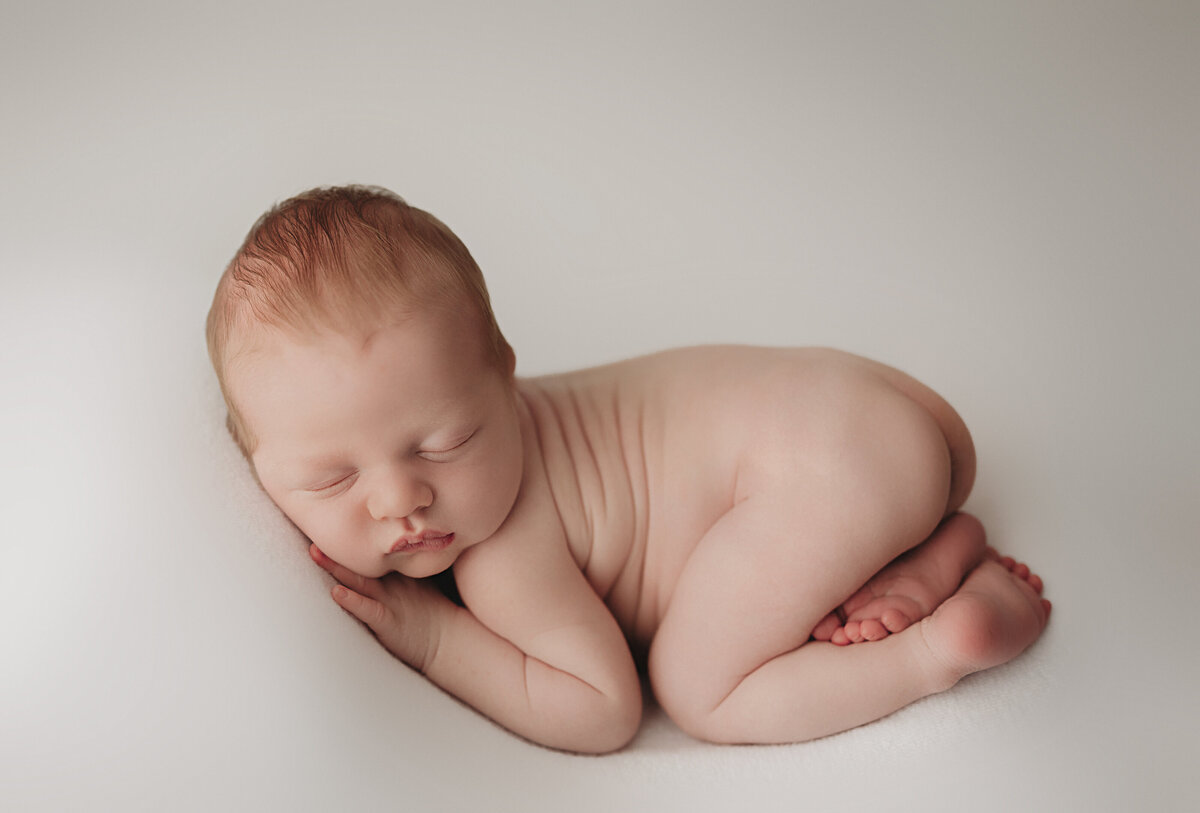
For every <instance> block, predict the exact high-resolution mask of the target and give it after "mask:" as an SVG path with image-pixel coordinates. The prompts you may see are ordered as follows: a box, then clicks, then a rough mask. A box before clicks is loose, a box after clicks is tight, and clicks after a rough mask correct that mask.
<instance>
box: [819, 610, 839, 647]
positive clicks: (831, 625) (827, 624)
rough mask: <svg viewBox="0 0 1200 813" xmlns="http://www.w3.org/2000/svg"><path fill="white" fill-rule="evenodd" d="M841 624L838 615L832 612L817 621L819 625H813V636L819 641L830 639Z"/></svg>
mask: <svg viewBox="0 0 1200 813" xmlns="http://www.w3.org/2000/svg"><path fill="white" fill-rule="evenodd" d="M840 626H841V622H840V621H838V617H837V616H836V615H835V614H833V613H830V614H829V615H827V616H825V617H824V618H822V619H821V620H820V621H819V622H817V625H816V626H815V627H813V631H812V637H813V638H814V639H815V640H818V641H828V640H830V639H831V638H833V634H834V633H835V632H837V629H838V627H840Z"/></svg>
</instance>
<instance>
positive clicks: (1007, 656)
mask: <svg viewBox="0 0 1200 813" xmlns="http://www.w3.org/2000/svg"><path fill="white" fill-rule="evenodd" d="M994 553H995V552H994V551H991V550H990V549H989V556H988V558H987V560H986V561H984V562H983V563H982V564H980V565H979V567H977V568H975V569H974V570H973V571H971V573H970V574H969V575H968V576H967V578H966V581H964V582H963V585H962V587H961V588H959V590H958V592H956V593H955V594H954V595H952V596H950V598H948V599H946V601H944V602H943V603H942V604H941V606H939V607H938V608H937V610H936V611H935V612H934V613H933V615H931V616H929V617H928V618H927V619H925V620H924V621H923V622H922V626H921V631H922V633H923V634H924V637H925V642H926V643H927V644H928V646H929V649H930V651H931V652H932V653H933V654H934V656H935V657H936V658H937V659H938V661H939V662H940V663H941V664H942V665H943V666H945V667H946V668H947V669H948V670H949V674H950V677H951V679H952V682H953V681H957V680H958V678H960V677H962V676H963V675H968V674H970V673H972V672H978V671H980V670H982V669H988V668H990V667H992V666H998V665H999V664H1002V663H1006V662H1007V661H1010V660H1012V659H1013V658H1015V657H1016V656H1017V655H1019V654H1021V652H1023V651H1024V650H1025V648H1026V647H1028V646H1029V645H1030V644H1032V643H1033V642H1034V641H1036V640H1037V639H1038V636H1040V635H1041V634H1042V630H1043V629H1045V627H1046V621H1047V619H1049V617H1050V609H1051V605H1050V602H1049V601H1047V600H1046V599H1044V598H1042V597H1041V592H1042V580H1041V579H1040V578H1038V577H1037V576H1036V575H1034V574H1033V573H1030V572H1029V568H1028V567H1026V566H1025V565H1021V564H1018V563H1016V562H1014V561H1013V560H1012V559H1009V558H1008V557H1003V558H1001V557H999V556H995V555H994Z"/></svg>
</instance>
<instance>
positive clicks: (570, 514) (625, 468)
mask: <svg viewBox="0 0 1200 813" xmlns="http://www.w3.org/2000/svg"><path fill="white" fill-rule="evenodd" d="M520 388H521V391H522V393H523V394H524V396H525V400H526V402H527V403H528V405H529V407H530V411H531V413H532V415H533V418H534V423H535V425H536V427H537V431H538V439H539V442H540V445H541V449H542V456H543V460H544V462H545V465H546V469H547V474H548V475H549V481H550V483H551V489H552V491H553V493H554V499H555V503H556V505H557V507H558V510H559V513H560V515H561V517H562V521H563V527H564V530H565V532H566V536H567V540H568V543H569V545H570V547H571V550H572V552H573V554H574V556H575V559H576V561H577V562H578V563H579V566H580V568H581V569H582V570H583V571H584V573H585V574H586V576H587V578H588V580H589V582H590V583H591V584H592V586H593V588H595V590H596V592H597V593H598V594H599V595H600V596H602V597H603V598H604V600H605V602H606V603H607V604H608V606H609V608H610V609H611V610H612V612H613V614H614V615H615V616H616V618H617V620H618V622H619V623H620V624H621V626H622V628H623V629H624V630H625V631H626V634H627V635H629V636H630V638H631V640H633V642H634V643H635V645H637V646H638V647H639V648H640V647H641V646H645V645H646V644H648V642H649V640H650V638H651V637H652V636H653V633H654V631H655V630H656V629H657V627H658V623H659V621H660V620H661V618H662V614H663V612H664V611H665V609H666V606H667V604H668V603H669V601H670V597H671V593H672V591H673V589H674V586H675V583H676V581H677V579H678V576H679V573H680V571H681V570H682V568H683V566H684V564H685V563H686V562H687V559H688V556H689V554H690V553H691V552H692V550H693V549H694V547H695V545H696V544H697V542H698V541H699V540H700V538H701V537H702V536H703V535H704V534H705V532H707V531H708V529H709V528H711V527H712V525H713V523H715V522H716V521H717V519H719V518H720V517H721V516H722V515H723V514H725V513H726V512H727V511H728V510H729V509H730V508H731V507H733V505H734V504H735V503H737V502H739V501H740V500H741V499H743V498H744V497H745V496H746V495H747V493H748V489H751V488H753V485H752V484H753V483H754V482H756V481H762V479H763V478H768V479H769V478H772V477H773V476H775V475H774V474H773V473H778V472H787V471H790V470H793V469H794V468H796V467H800V466H827V465H829V463H830V461H831V459H833V458H840V457H843V456H845V455H846V454H850V453H852V452H853V438H854V436H855V425H856V424H857V423H858V422H860V421H871V420H878V419H879V414H880V408H878V407H876V406H875V405H877V404H882V405H884V407H883V409H889V408H890V407H887V406H886V405H888V404H893V403H896V402H898V401H903V402H904V403H905V404H907V405H908V406H909V407H910V408H911V405H912V404H913V402H916V403H917V404H920V405H921V406H922V407H924V409H925V410H927V411H928V413H929V414H931V415H932V416H933V418H934V420H935V421H936V423H937V424H938V425H939V426H940V427H941V429H942V433H943V434H945V435H946V437H947V438H948V440H949V444H948V445H949V448H950V453H951V459H952V461H953V462H954V463H955V464H956V466H957V469H958V476H957V478H956V480H957V482H955V483H953V484H952V488H951V491H952V492H954V491H956V490H957V491H959V492H962V493H961V498H964V499H965V491H966V490H969V488H970V479H971V478H972V477H973V470H974V466H973V464H974V456H973V453H972V451H971V447H970V438H969V436H968V435H967V433H966V428H965V427H964V426H963V425H962V422H961V420H959V419H958V416H957V415H956V414H955V413H954V411H953V410H952V409H951V408H950V407H949V406H948V405H946V403H945V402H944V401H942V399H941V398H939V397H938V396H937V395H936V394H934V393H933V392H932V391H931V390H929V389H928V388H926V387H924V386H923V385H921V384H919V383H918V382H916V381H914V380H913V379H911V378H909V377H908V376H906V375H904V374H902V373H899V372H897V371H895V370H892V369H891V368H888V367H885V366H884V365H881V364H877V363H875V362H871V361H868V360H866V359H862V358H859V357H856V356H852V355H849V354H846V353H841V352H838V351H833V350H827V349H819V348H810V349H790V348H789V349H775V348H772V349H768V348H755V347H697V348H685V349H680V350H671V351H666V352H663V353H658V354H655V355H651V356H644V357H641V358H636V359H631V360H629V361H624V362H619V363H616V364H611V365H606V366H603V367H596V368H591V369H587V370H581V371H577V372H572V373H564V374H559V375H552V376H545V377H540V378H533V379H523V380H522V381H521V382H520ZM968 464H969V465H968ZM951 499H952V501H953V499H954V494H953V493H952V496H951ZM959 502H961V499H959Z"/></svg>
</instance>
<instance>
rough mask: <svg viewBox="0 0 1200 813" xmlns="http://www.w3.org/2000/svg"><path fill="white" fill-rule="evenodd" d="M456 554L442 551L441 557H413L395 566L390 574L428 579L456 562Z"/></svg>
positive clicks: (457, 552)
mask: <svg viewBox="0 0 1200 813" xmlns="http://www.w3.org/2000/svg"><path fill="white" fill-rule="evenodd" d="M458 554H459V551H455V552H454V553H451V552H450V551H443V552H442V553H441V555H430V556H421V557H413V559H412V560H411V561H408V562H405V563H404V564H401V565H397V566H396V567H395V568H393V569H392V571H391V572H393V573H399V574H400V575H401V576H408V577H409V578H410V579H428V578H430V577H432V576H437V575H439V574H441V573H445V572H446V571H447V570H449V569H450V568H451V567H452V566H453V565H454V563H455V562H456V561H457V560H458Z"/></svg>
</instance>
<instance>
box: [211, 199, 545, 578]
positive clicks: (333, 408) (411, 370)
mask: <svg viewBox="0 0 1200 813" xmlns="http://www.w3.org/2000/svg"><path fill="white" fill-rule="evenodd" d="M208 347H209V354H210V356H211V357H212V362H213V366H214V367H215V368H216V372H217V377H218V379H219V380H220V383H221V390H222V393H223V394H224V396H225V403H226V406H227V408H228V420H227V424H228V427H229V430H230V432H231V433H232V434H233V437H234V438H235V440H236V441H237V444H238V446H239V447H240V448H241V450H242V453H243V454H244V455H245V456H246V458H247V460H249V461H250V464H251V467H252V469H253V471H254V474H255V476H256V477H257V478H258V481H259V483H260V484H261V485H262V487H263V488H264V490H266V492H267V494H268V495H269V496H270V497H271V498H272V499H273V500H274V501H275V503H276V504H277V505H278V506H279V507H280V508H281V509H282V510H283V511H284V513H286V514H287V515H288V517H290V518H291V519H292V521H293V522H294V523H295V524H296V525H297V527H299V528H300V529H301V530H302V531H303V532H304V533H305V534H306V535H307V536H308V537H309V539H311V540H312V541H313V542H315V543H317V545H318V546H319V547H321V549H322V550H324V551H325V552H326V553H327V554H328V555H329V556H330V557H331V558H333V559H334V560H335V561H338V562H340V563H341V564H343V565H345V566H346V567H348V568H350V569H351V570H353V571H355V572H356V573H359V574H361V575H363V576H370V577H377V576H381V575H383V574H385V573H387V572H391V571H398V572H401V573H404V574H405V575H408V576H414V577H421V576H429V575H432V574H434V573H437V572H440V571H442V570H444V569H446V568H447V567H449V566H450V565H451V564H452V563H453V561H454V560H455V559H456V558H457V556H458V555H459V554H461V553H462V552H463V551H464V550H466V549H467V548H469V547H471V546H472V545H475V544H478V543H479V542H482V541H484V540H486V539H488V538H490V537H491V536H492V534H494V533H495V532H496V531H497V529H498V528H499V527H500V526H501V525H502V524H503V522H504V521H505V519H506V518H507V517H508V515H509V512H510V511H511V510H512V507H513V505H514V503H515V500H516V498H517V494H518V491H519V486H520V482H521V477H522V472H523V469H524V462H523V461H524V457H523V455H524V445H523V435H522V431H521V418H520V409H519V406H518V402H519V398H518V396H517V392H516V388H515V386H514V378H513V368H514V359H513V353H512V350H511V349H510V348H509V346H508V343H507V342H505V340H504V337H503V336H502V335H501V334H500V330H499V328H498V327H497V326H496V320H495V318H494V317H493V315H492V310H491V306H490V304H489V301H488V294H487V289H486V288H485V286H484V282H483V277H482V275H481V273H480V271H479V268H478V266H476V264H475V262H474V260H472V259H471V255H470V254H469V253H468V252H467V250H466V248H465V247H464V246H463V244H462V243H461V242H460V241H459V240H458V238H456V237H455V236H454V234H453V233H452V232H451V231H450V230H449V229H447V228H446V227H445V226H444V225H442V223H440V222H439V221H438V220H436V219H435V218H433V217H432V216H431V215H429V214H426V213H425V212H422V211H421V210H419V209H414V208H412V207H410V206H408V205H407V204H405V203H404V201H402V200H401V199H400V198H398V197H396V196H395V195H393V194H391V193H390V192H387V191H385V190H381V189H366V188H361V187H345V188H335V189H319V190H314V191H312V192H307V193H305V194H302V195H300V196H298V197H295V198H292V199H291V200H288V201H285V202H284V203H282V204H280V205H279V206H277V207H275V208H274V209H272V210H271V211H269V212H267V214H265V215H264V216H263V217H262V218H261V219H260V220H259V221H258V222H257V223H256V224H255V225H254V227H253V228H252V229H251V230H250V234H249V235H248V236H247V238H246V241H245V243H244V244H243V246H242V247H241V249H240V250H239V251H238V253H237V255H236V256H235V257H234V258H233V261H232V262H231V263H230V264H229V267H228V268H227V269H226V271H225V274H224V276H223V277H222V278H221V282H220V284H219V285H218V288H217V293H216V296H215V298H214V300H213V305H212V310H211V311H210V312H209V316H208Z"/></svg>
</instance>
